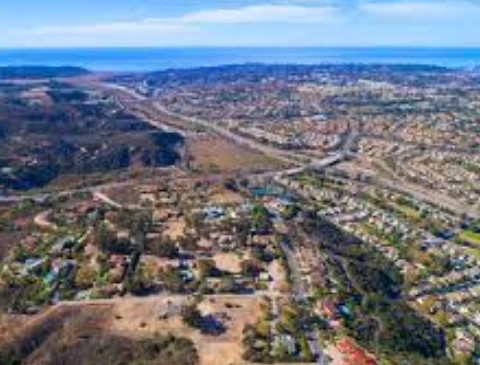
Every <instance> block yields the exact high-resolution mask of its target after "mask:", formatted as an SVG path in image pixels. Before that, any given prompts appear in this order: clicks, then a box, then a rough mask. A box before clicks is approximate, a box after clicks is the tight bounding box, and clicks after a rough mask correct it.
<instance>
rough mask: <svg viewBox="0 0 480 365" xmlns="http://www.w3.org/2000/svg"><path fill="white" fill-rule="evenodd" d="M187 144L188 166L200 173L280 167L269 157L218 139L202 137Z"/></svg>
mask: <svg viewBox="0 0 480 365" xmlns="http://www.w3.org/2000/svg"><path fill="white" fill-rule="evenodd" d="M188 144H189V145H188V151H189V154H190V156H191V159H192V161H191V164H190V165H191V167H192V168H193V169H195V170H199V171H202V172H216V171H218V172H240V171H263V170H271V169H276V168H279V167H280V166H281V163H280V162H279V161H277V160H275V159H273V158H271V157H268V156H266V155H264V154H262V153H259V152H256V151H254V150H252V149H249V148H247V147H244V146H239V145H236V144H234V143H232V142H230V141H226V140H224V139H221V138H219V137H214V136H202V137H198V138H195V139H192V140H190V141H189V142H188Z"/></svg>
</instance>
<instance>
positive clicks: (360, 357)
mask: <svg viewBox="0 0 480 365" xmlns="http://www.w3.org/2000/svg"><path fill="white" fill-rule="evenodd" d="M335 346H336V348H337V350H338V351H340V352H341V353H342V355H343V358H344V361H345V363H346V364H348V365H377V362H376V361H375V359H374V358H373V356H371V355H370V354H369V353H367V351H365V350H364V349H362V348H361V347H359V346H357V345H356V344H355V343H354V342H353V341H352V340H350V339H349V338H343V339H341V340H339V341H337V343H336V345H335Z"/></svg>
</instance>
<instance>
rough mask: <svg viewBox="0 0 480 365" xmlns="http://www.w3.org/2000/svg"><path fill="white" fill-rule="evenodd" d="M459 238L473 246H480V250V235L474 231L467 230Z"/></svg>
mask: <svg viewBox="0 0 480 365" xmlns="http://www.w3.org/2000/svg"><path fill="white" fill-rule="evenodd" d="M459 238H460V239H461V240H462V241H466V242H468V243H470V244H471V245H475V246H479V248H480V233H475V232H472V231H468V230H465V231H463V232H462V233H460V235H459Z"/></svg>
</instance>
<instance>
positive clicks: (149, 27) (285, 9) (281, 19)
mask: <svg viewBox="0 0 480 365" xmlns="http://www.w3.org/2000/svg"><path fill="white" fill-rule="evenodd" d="M339 19H341V13H340V11H339V10H338V9H337V8H336V7H334V6H326V5H325V6H301V5H274V4H264V5H253V6H246V7H242V8H232V9H216V10H205V11H198V12H192V13H187V14H184V15H182V16H178V17H170V18H152V19H139V20H135V21H128V22H113V23H104V24H89V25H62V26H45V27H41V28H39V29H36V33H40V34H44V35H55V34H58V35H62V36H64V35H116V34H126V33H128V34H153V35H154V34H162V35H168V34H175V33H188V32H191V31H194V30H195V27H199V26H205V25H207V26H208V25H225V24H231V25H238V24H323V23H329V22H334V21H338V20H339ZM29 31H30V30H29Z"/></svg>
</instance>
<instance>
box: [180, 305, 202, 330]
mask: <svg viewBox="0 0 480 365" xmlns="http://www.w3.org/2000/svg"><path fill="white" fill-rule="evenodd" d="M181 315H182V320H183V322H184V323H185V324H186V325H188V326H190V327H192V328H200V327H201V325H202V320H203V317H202V313H201V312H200V310H199V309H198V307H197V304H196V303H191V304H187V305H185V306H183V307H182V312H181Z"/></svg>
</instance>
